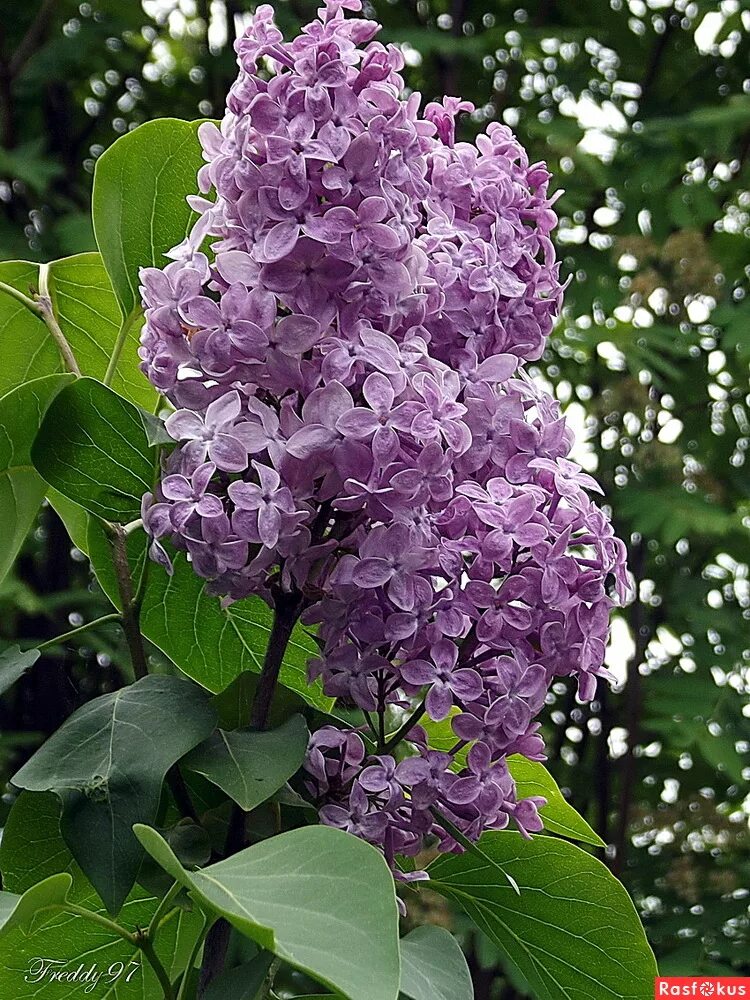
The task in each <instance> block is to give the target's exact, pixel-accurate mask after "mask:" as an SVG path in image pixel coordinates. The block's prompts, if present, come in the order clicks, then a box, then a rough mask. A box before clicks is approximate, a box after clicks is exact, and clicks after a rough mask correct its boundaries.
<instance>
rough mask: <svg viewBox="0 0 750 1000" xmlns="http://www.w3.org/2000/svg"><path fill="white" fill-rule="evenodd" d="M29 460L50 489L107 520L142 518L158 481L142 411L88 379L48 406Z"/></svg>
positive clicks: (61, 394)
mask: <svg viewBox="0 0 750 1000" xmlns="http://www.w3.org/2000/svg"><path fill="white" fill-rule="evenodd" d="M31 458H32V461H33V463H34V465H35V467H36V469H37V471H38V472H39V473H40V475H42V476H43V477H44V479H45V480H46V481H47V482H48V483H49V484H50V486H53V487H54V488H55V489H56V490H59V492H60V493H62V494H63V496H65V497H67V498H68V499H69V500H72V501H73V502H74V503H77V504H80V505H81V506H82V507H85V508H86V510H88V511H90V512H91V513H92V514H96V515H97V517H103V518H105V519H106V520H109V521H132V520H135V519H136V518H138V517H140V511H141V498H142V496H143V494H144V493H146V492H147V491H148V490H150V489H151V482H152V479H153V476H154V462H155V456H154V450H153V449H152V448H151V446H150V445H149V443H148V439H147V436H146V429H145V426H144V417H143V413H142V411H141V410H140V409H139V408H138V407H137V406H134V405H133V404H132V403H129V402H128V401H127V400H125V399H123V398H122V396H118V395H117V393H116V392H113V391H112V390H111V389H108V388H107V386H105V385H102V384H101V382H97V381H96V380H94V379H90V378H80V379H77V380H76V381H75V382H73V384H72V385H69V386H67V387H66V388H65V389H63V390H62V392H61V393H60V395H59V396H57V398H56V399H55V400H54V401H53V403H52V404H51V405H50V407H49V409H48V410H47V413H46V415H45V419H44V421H43V422H42V426H41V429H40V431H39V434H38V435H37V438H36V441H35V442H34V445H33V447H32V449H31Z"/></svg>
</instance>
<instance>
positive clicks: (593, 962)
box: [430, 833, 658, 1000]
mask: <svg viewBox="0 0 750 1000" xmlns="http://www.w3.org/2000/svg"><path fill="white" fill-rule="evenodd" d="M479 847H480V849H481V850H482V851H483V852H484V853H485V854H486V855H487V857H488V858H489V859H491V862H490V861H484V860H483V859H482V858H481V857H480V856H478V855H476V854H473V853H467V854H463V855H460V856H451V855H443V856H442V857H440V858H438V859H437V861H436V862H434V863H433V864H432V865H431V866H430V877H431V882H430V888H432V889H434V890H435V891H436V892H439V893H441V894H442V895H443V896H446V897H448V898H449V899H453V900H455V901H456V902H457V903H458V904H459V905H460V906H461V907H462V909H464V910H465V911H466V913H467V914H468V915H469V916H470V917H471V919H472V920H473V921H474V923H475V924H476V925H477V927H478V928H479V929H480V930H482V931H484V933H485V934H487V935H488V937H490V938H491V939H492V940H493V941H494V942H495V944H497V946H498V947H499V948H500V949H501V950H502V951H503V953H504V954H505V955H506V957H507V959H508V961H509V962H510V963H511V964H513V965H514V966H516V967H517V968H518V969H519V970H520V972H521V973H522V975H523V976H525V977H526V979H527V980H528V982H529V984H530V985H531V987H532V989H533V990H534V992H535V994H536V996H538V997H539V1000H570V998H571V997H573V996H575V997H581V998H591V1000H622V998H623V997H628V998H629V1000H650V998H651V997H652V996H653V981H654V976H656V975H658V972H657V968H656V962H655V961H654V956H653V954H652V952H651V949H650V947H649V945H648V942H647V940H646V935H645V933H644V931H643V928H642V926H641V923H640V921H639V919H638V915H637V913H636V911H635V907H634V906H633V903H632V901H631V899H630V897H629V896H628V894H627V892H626V891H625V889H624V888H623V886H622V885H621V884H620V883H619V882H618V881H617V879H616V878H614V876H613V875H612V874H611V873H610V872H609V871H608V870H607V868H605V866H604V865H603V864H602V863H601V862H600V861H597V860H596V858H593V857H592V856H591V855H590V854H587V853H586V852H585V851H583V850H581V849H580V848H578V847H576V846H575V845H573V844H569V843H567V842H566V841H564V840H556V839H554V838H552V837H534V838H533V839H532V840H524V839H523V838H522V837H521V836H519V835H518V834H514V833H486V834H485V835H484V836H483V837H482V838H481V840H480V841H479ZM495 864H496V865H499V866H501V867H502V869H503V871H505V872H507V873H508V875H509V876H511V877H512V878H513V879H514V880H515V882H516V883H517V884H518V887H519V889H520V894H516V893H515V892H514V890H513V888H512V887H511V886H510V885H509V884H507V883H506V882H504V881H503V880H502V879H501V878H500V877H499V873H498V872H497V869H496V868H495V867H494V865H495Z"/></svg>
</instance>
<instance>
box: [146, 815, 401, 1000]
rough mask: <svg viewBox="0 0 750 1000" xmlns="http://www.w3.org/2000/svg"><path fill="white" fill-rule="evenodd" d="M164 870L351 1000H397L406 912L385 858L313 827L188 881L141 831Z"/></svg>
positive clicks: (154, 838) (163, 847)
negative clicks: (399, 904) (400, 925)
mask: <svg viewBox="0 0 750 1000" xmlns="http://www.w3.org/2000/svg"><path fill="white" fill-rule="evenodd" d="M135 832H136V836H137V837H138V838H139V840H140V841H141V843H142V844H143V846H144V847H145V848H146V850H147V851H148V852H149V854H151V856H152V857H153V858H155V859H156V860H157V861H158V862H159V864H161V865H162V867H163V868H164V869H165V870H166V871H167V872H168V873H169V874H170V875H171V876H172V878H174V879H177V880H178V881H179V882H181V883H182V884H183V885H184V886H185V887H186V888H188V889H189V890H190V892H191V895H193V896H194V897H195V899H196V900H197V901H198V902H199V903H200V904H201V906H203V907H205V908H206V909H207V910H209V911H213V912H216V913H219V914H221V916H223V917H225V918H226V919H227V920H228V921H229V922H230V923H231V924H232V925H233V926H234V927H236V928H237V930H238V931H240V932H241V933H242V934H245V935H247V937H249V938H252V939H253V940H254V941H256V942H257V943H258V944H259V945H260V946H261V947H262V948H265V949H266V950H267V951H271V952H273V953H274V954H275V955H278V956H279V958H281V959H283V960H284V961H285V962H288V963H289V964H290V965H292V966H293V967H294V968H296V969H300V970H301V971H303V972H306V973H307V974H308V975H310V976H312V977H313V978H314V979H317V980H318V981H319V982H321V983H323V984H324V985H326V986H328V987H329V988H331V989H333V990H335V991H336V992H337V993H340V994H341V995H342V996H343V997H345V998H348V1000H396V998H397V996H398V987H399V954H398V910H397V907H396V895H395V892H394V885H393V877H392V875H391V873H390V871H389V870H388V866H387V865H386V863H385V861H384V859H383V856H382V855H381V854H379V853H378V851H376V850H375V848H374V847H371V846H370V845H369V844H366V843H365V842H364V841H363V840H359V839H358V838H357V837H353V836H351V835H350V834H347V833H343V832H342V831H341V830H334V829H332V828H330V827H325V826H308V827H303V828H302V829H299V830H292V831H291V832H289V833H282V834H280V835H279V836H277V837H272V838H270V839H269V840H264V841H262V842H261V843H259V844H255V845H254V846H253V847H249V848H247V849H246V850H244V851H240V852H239V854H235V855H233V856H232V857H230V858H227V859H226V860H225V861H220V862H219V863H218V864H215V865H210V866H209V867H208V868H205V869H204V870H203V871H197V872H187V871H185V869H184V868H183V867H182V865H181V864H180V863H179V861H178V860H177V858H176V857H175V856H174V854H173V853H172V851H171V850H170V848H169V846H168V845H167V844H166V842H165V841H164V840H163V839H162V837H160V836H159V834H158V833H157V832H156V831H155V830H152V829H150V828H148V827H144V826H138V827H136V830H135Z"/></svg>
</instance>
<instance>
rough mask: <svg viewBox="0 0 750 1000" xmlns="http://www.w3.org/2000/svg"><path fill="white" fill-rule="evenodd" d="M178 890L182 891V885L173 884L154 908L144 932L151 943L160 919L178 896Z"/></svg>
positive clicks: (178, 883)
mask: <svg viewBox="0 0 750 1000" xmlns="http://www.w3.org/2000/svg"><path fill="white" fill-rule="evenodd" d="M180 889H182V884H181V883H180V882H175V884H174V885H173V886H172V888H171V889H170V890H169V891H168V892H167V893H166V895H164V896H162V898H161V900H160V901H159V905H158V906H157V907H156V910H155V911H154V915H153V917H151V923H150V924H149V925H148V930H147V931H146V935H147V936H148V938H149V939H150V940H152V941H153V939H154V938H155V937H156V932H157V931H158V930H159V925H160V924H161V922H162V917H163V916H164V914H165V913H166V912H167V911H168V910H169V908H170V907H171V905H172V903H173V902H174V900H175V898H176V896H177V895H178V894H179V892H180Z"/></svg>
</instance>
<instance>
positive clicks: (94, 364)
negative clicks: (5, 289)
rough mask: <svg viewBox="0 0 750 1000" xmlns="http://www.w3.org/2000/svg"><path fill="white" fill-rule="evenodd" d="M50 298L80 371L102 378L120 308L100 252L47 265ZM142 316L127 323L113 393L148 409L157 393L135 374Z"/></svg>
mask: <svg viewBox="0 0 750 1000" xmlns="http://www.w3.org/2000/svg"><path fill="white" fill-rule="evenodd" d="M49 290H50V296H51V298H52V306H53V309H54V311H55V315H56V316H57V317H58V319H59V321H60V326H61V328H62V331H63V333H64V334H65V338H66V340H67V341H68V343H69V344H70V346H71V348H72V350H73V354H75V356H76V361H77V362H78V364H79V366H80V369H81V371H82V372H83V374H84V375H90V376H92V377H93V378H96V379H99V380H101V379H103V378H104V375H105V372H106V371H107V366H108V364H109V359H110V357H111V356H112V352H113V350H114V348H115V344H116V342H117V338H118V336H119V333H120V328H121V326H122V317H121V315H120V308H119V306H118V304H117V299H116V297H115V293H114V292H113V290H112V284H111V282H110V280H109V277H108V275H107V272H106V270H105V268H104V264H103V262H102V258H101V255H100V254H98V253H81V254H76V255H75V256H74V257H66V258H63V259H62V260H56V261H54V262H53V263H52V264H51V265H50V280H49ZM142 322H143V317H142V316H140V315H139V316H138V317H136V318H135V321H134V320H132V319H131V321H130V322H128V323H127V330H126V332H125V343H124V345H123V348H122V352H121V354H120V357H119V361H118V364H117V368H116V369H115V372H114V375H113V378H112V383H111V385H112V388H113V389H114V390H115V391H116V392H118V393H119V394H120V395H121V396H124V397H125V399H127V400H129V401H130V402H131V403H137V404H138V405H139V406H143V407H145V408H146V409H147V410H152V409H153V407H154V403H155V402H156V392H155V390H154V388H153V387H152V386H151V385H150V383H149V382H148V379H147V378H146V377H145V375H143V374H142V373H141V371H140V369H139V367H138V366H139V363H140V359H139V357H138V345H139V340H140V329H141V326H142Z"/></svg>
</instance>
